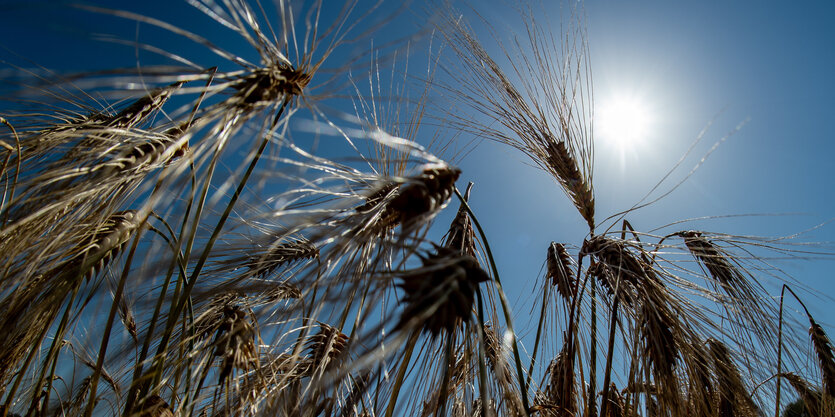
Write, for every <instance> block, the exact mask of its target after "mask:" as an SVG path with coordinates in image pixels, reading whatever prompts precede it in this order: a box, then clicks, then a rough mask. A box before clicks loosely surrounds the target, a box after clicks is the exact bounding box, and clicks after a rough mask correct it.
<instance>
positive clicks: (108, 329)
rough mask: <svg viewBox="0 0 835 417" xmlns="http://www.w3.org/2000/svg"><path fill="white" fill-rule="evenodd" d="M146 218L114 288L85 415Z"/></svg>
mask: <svg viewBox="0 0 835 417" xmlns="http://www.w3.org/2000/svg"><path fill="white" fill-rule="evenodd" d="M146 220H147V218H146V219H143V220H142V223H140V226H139V229H138V230H137V233H136V236H135V237H134V238H133V244H132V245H131V248H130V252H128V257H127V259H125V266H124V267H123V268H122V276H121V277H120V278H119V286H118V287H117V288H116V294H115V295H114V296H113V304H112V305H111V306H110V314H109V315H108V316H107V323H106V324H105V325H104V335H102V340H101V347H100V348H99V356H98V358H96V368H95V370H94V371H93V375H92V376H91V377H90V394H89V396H90V400H89V401H88V402H87V409H86V410H85V411H84V416H85V417H90V416H91V415H93V408H94V407H95V406H96V389H97V388H98V383H99V377H100V376H101V369H102V367H103V366H104V357H105V355H106V354H107V345H108V342H109V341H110V332H111V330H112V329H113V321H114V320H115V319H116V311H117V310H118V309H119V302H120V301H121V299H122V292H124V290H125V283H126V282H127V280H128V273H129V272H130V265H131V263H132V262H133V255H134V254H135V253H136V248H137V246H139V238H140V237H141V236H142V226H143V225H144V224H145V221H146Z"/></svg>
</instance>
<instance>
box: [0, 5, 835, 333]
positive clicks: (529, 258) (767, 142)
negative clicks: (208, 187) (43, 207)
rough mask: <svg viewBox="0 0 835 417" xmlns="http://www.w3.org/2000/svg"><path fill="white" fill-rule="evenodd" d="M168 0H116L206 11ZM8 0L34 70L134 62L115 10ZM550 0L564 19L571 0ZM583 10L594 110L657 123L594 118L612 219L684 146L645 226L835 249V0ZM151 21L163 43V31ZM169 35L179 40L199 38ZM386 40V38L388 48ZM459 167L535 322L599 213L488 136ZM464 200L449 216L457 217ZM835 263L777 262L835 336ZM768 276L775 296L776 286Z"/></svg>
mask: <svg viewBox="0 0 835 417" xmlns="http://www.w3.org/2000/svg"><path fill="white" fill-rule="evenodd" d="M327 1H329V0H326V2H327ZM140 3H141V4H140ZM170 3H171V4H169V2H168V1H165V2H163V1H150V2H118V1H117V2H111V3H107V4H108V5H109V6H110V7H114V8H128V9H130V10H134V11H137V12H141V13H148V14H152V15H154V16H158V17H170V20H175V19H176V16H178V14H179V13H187V12H190V13H191V15H192V16H193V15H194V13H193V11H190V10H189V6H187V5H185V4H179V3H176V2H170ZM334 3H336V2H334ZM555 3H556V2H555ZM99 4H103V3H99ZM0 6H2V7H3V8H4V10H5V11H4V13H3V16H2V17H0V22H2V24H0V46H2V47H3V48H6V50H5V51H2V52H0V56H2V57H4V58H3V59H4V60H6V61H7V62H13V63H16V64H18V65H24V66H25V61H24V60H23V57H25V58H29V59H31V60H32V61H33V62H36V63H38V64H40V65H43V66H45V67H48V68H56V69H58V70H66V69H72V70H78V69H89V68H99V67H102V66H103V67H106V66H108V65H109V62H111V60H118V61H120V62H129V63H130V62H133V61H135V59H134V51H133V50H132V49H131V48H130V47H126V46H124V45H113V44H101V43H95V44H94V43H92V41H91V40H90V39H89V33H92V32H100V33H119V34H121V35H122V36H128V37H129V36H130V35H129V34H131V33H133V29H134V27H133V26H131V25H130V24H128V25H125V23H124V21H122V22H121V23H120V22H117V21H111V22H107V21H106V19H105V20H104V22H103V21H102V19H101V18H100V16H90V15H89V14H87V13H83V12H78V11H66V10H65V9H59V7H61V6H56V5H54V4H52V3H29V4H26V3H24V2H22V1H3V2H2V4H0ZM386 7H391V8H389V9H385V10H393V9H395V7H394V6H386ZM410 7H411V9H410V10H409V11H406V12H404V13H402V14H400V15H398V17H397V22H399V23H398V24H396V25H392V27H388V28H386V29H385V31H386V32H384V33H385V34H386V36H380V38H397V37H398V36H402V37H408V36H410V35H412V34H413V33H415V32H417V31H420V30H421V29H425V27H423V26H421V25H419V24H417V23H415V22H418V21H421V20H420V19H419V17H420V16H423V15H424V14H425V13H426V11H425V7H424V5H423V4H422V3H421V2H415V3H412V5H411V6H410ZM544 7H545V9H547V11H548V15H550V16H553V17H554V22H553V24H554V28H556V30H559V29H558V27H559V26H558V25H559V22H558V19H557V17H558V16H559V13H560V7H559V5H546V6H544ZM478 9H479V10H480V11H482V12H483V15H484V17H485V18H486V19H488V20H491V21H499V22H505V21H506V19H504V16H506V15H507V13H508V11H507V10H508V9H510V8H509V7H508V6H507V4H506V3H504V2H499V1H488V2H479V4H478ZM34 11H37V12H38V13H33V12H34ZM585 15H586V17H585V20H586V24H587V36H588V44H589V51H590V57H589V58H590V63H591V64H590V66H591V72H592V78H593V82H594V103H595V111H596V115H597V116H600V118H601V119H604V115H605V114H606V112H607V111H609V110H608V109H609V108H611V107H614V108H616V109H617V103H622V102H627V103H631V104H630V107H631V108H636V107H637V108H641V109H643V110H642V111H641V112H640V113H638V114H635V115H633V116H632V117H631V119H636V118H639V119H643V120H644V122H643V124H642V126H641V127H639V128H637V132H636V133H634V134H632V136H635V137H634V141H631V142H630V143H628V144H622V143H618V142H616V141H615V140H614V137H616V136H617V134H616V133H615V134H612V133H611V132H613V131H614V132H617V131H618V129H623V128H618V127H611V126H608V127H607V126H597V125H596V126H595V133H596V134H599V137H596V138H595V171H594V186H595V196H596V201H597V213H598V217H599V218H605V217H607V216H608V215H611V214H615V213H618V212H620V211H622V210H626V209H629V208H630V207H632V206H633V205H634V204H636V203H638V202H639V201H640V200H641V199H642V197H643V196H644V195H646V194H647V193H648V192H649V191H650V190H651V189H652V188H653V187H654V186H655V185H656V184H657V183H658V181H660V180H661V179H662V178H663V177H664V176H665V175H666V174H667V173H668V172H669V171H670V170H671V169H672V168H673V167H674V165H675V164H676V163H677V162H678V161H679V160H680V159H681V158H684V159H683V162H682V163H681V165H680V166H679V168H677V169H676V170H675V171H673V172H672V174H671V175H670V176H669V178H668V179H667V180H666V181H665V182H663V183H662V184H661V185H660V187H659V188H658V190H657V191H656V192H655V193H653V194H651V195H653V196H656V197H657V196H660V195H661V194H663V193H664V192H666V191H668V190H670V189H672V188H673V187H675V186H676V184H678V183H679V181H681V180H683V179H685V177H686V176H687V175H688V173H690V172H691V170H692V169H693V167H694V166H696V165H697V164H699V168H698V169H697V170H695V172H693V173H692V175H690V176H689V177H687V178H686V180H684V181H683V182H682V183H681V185H680V186H678V187H677V188H676V189H675V190H674V191H673V192H671V193H670V194H669V195H667V196H666V197H664V198H663V199H661V200H660V201H658V202H656V203H654V204H653V205H651V206H649V207H646V208H644V209H641V210H638V211H635V212H632V213H630V214H629V215H628V216H627V219H628V220H629V221H630V223H631V224H632V225H633V226H634V227H635V228H636V229H640V230H645V231H646V230H654V229H656V228H661V227H664V226H665V225H668V224H671V223H673V222H677V221H680V220H686V219H699V220H693V221H690V222H686V223H684V224H678V225H675V226H670V227H668V228H665V229H661V230H663V231H665V232H670V231H675V230H686V229H701V230H709V231H713V232H723V233H730V234H735V235H746V236H764V237H780V236H789V235H793V234H796V233H800V232H805V231H807V230H809V229H812V228H815V229H814V230H811V231H809V232H808V233H804V234H803V235H801V236H800V237H799V238H798V240H799V241H803V242H820V243H821V245H820V246H816V247H814V249H815V250H820V251H830V252H832V251H833V250H835V249H833V245H832V244H831V242H835V224H825V223H826V222H828V221H830V219H832V218H835V200H833V198H835V196H834V195H833V191H835V177H833V175H832V174H831V167H832V166H833V164H832V158H833V155H835V125H833V123H832V120H833V116H832V115H833V114H835V77H833V76H832V74H835V26H833V25H832V24H831V22H832V21H833V18H835V4H832V3H831V2H825V1H808V2H803V3H802V4H800V3H797V2H787V1H734V2H725V1H721V2H720V1H694V2H669V1H645V0H634V1H606V0H601V1H587V2H586V3H585ZM191 23H192V24H194V25H200V24H201V23H200V22H199V21H193V22H191ZM203 23H205V24H208V22H203ZM207 27H208V26H207ZM36 29H37V30H36ZM494 29H495V30H496V31H497V33H498V35H499V36H504V37H506V39H509V37H510V36H513V35H514V34H518V33H520V32H519V31H520V29H521V27H520V26H518V25H516V24H514V23H510V22H509V23H507V24H504V25H503V24H497V25H496V26H495V27H494ZM143 30H144V29H143ZM142 33H143V36H148V37H149V38H143V39H150V40H151V41H153V40H154V39H157V38H154V37H155V36H162V35H158V34H153V32H152V31H151V32H144V31H143V32H142ZM148 33H151V34H148ZM125 34H128V35H125ZM389 34H390V36H389ZM159 39H161V38H159ZM165 39H166V41H165V42H166V46H167V47H171V48H172V49H174V48H177V47H181V46H182V45H184V44H185V42H182V40H177V39H176V37H172V36H168V37H167V38H165ZM213 39H215V38H213ZM415 39H416V40H415V42H414V45H413V46H412V48H416V49H417V48H428V47H429V46H428V42H427V41H426V38H425V37H423V38H421V37H416V38H415ZM487 40H488V38H486V37H485V38H482V41H483V42H486V41H487ZM385 41H386V39H376V38H373V42H375V43H376V44H377V45H379V44H381V43H384V42H385ZM168 42H171V43H168ZM181 42H182V43H181ZM229 42H234V41H233V40H229ZM91 45H97V46H96V47H92V46H91ZM10 51H13V52H14V54H12V53H11V52H10ZM418 55H420V54H418ZM145 59H152V58H145ZM143 62H148V61H143ZM88 67H89V68H88ZM7 68H8V67H6V68H3V70H4V71H6V70H7ZM6 73H7V74H8V72H6ZM613 103H614V104H613ZM615 113H617V111H615ZM601 123H602V120H601ZM701 132H703V133H701ZM700 136H701V140H700V141H699V142H698V143H697V144H696V145H695V146H693V149H692V151H691V152H690V153H689V154H687V155H685V154H686V152H687V150H688V148H690V146H691V145H692V144H693V143H694V141H696V140H697V138H699V137H700ZM717 143H718V144H719V146H718V147H716V148H715V150H713V147H714V145H716V144H717ZM706 156H707V158H706V159H705V160H704V161H703V162H700V161H701V160H702V158H703V157H706ZM456 163H457V164H458V165H459V166H460V167H461V169H462V171H463V174H462V176H461V180H460V182H459V188H463V186H464V185H465V184H466V182H467V181H473V182H474V183H475V188H474V190H473V195H472V198H471V203H470V204H471V205H472V207H473V208H474V210H476V212H477V214H478V215H479V220H480V221H481V223H482V225H483V226H484V228H485V231H486V233H487V236H488V239H489V240H490V245H491V247H492V250H493V253H494V255H495V256H496V262H497V264H498V267H499V271H500V273H501V275H502V279H503V282H504V283H505V289H506V291H507V293H508V298H509V299H510V300H511V302H512V303H513V305H514V311H515V313H516V315H517V320H518V321H520V322H522V323H524V322H525V320H526V317H527V316H526V314H528V312H529V311H531V309H532V308H534V305H533V304H532V303H530V302H528V301H527V295H529V294H530V293H531V291H533V288H534V284H535V282H536V280H537V278H538V277H541V274H542V267H543V264H544V260H545V254H546V249H547V247H548V244H549V243H550V242H551V241H557V242H565V243H570V244H572V245H573V247H574V251H576V249H577V247H578V246H579V245H580V244H581V243H582V240H583V238H584V237H586V233H587V228H586V227H585V223H584V221H583V220H582V219H581V218H580V216H579V214H577V212H576V210H574V208H573V207H572V206H571V204H570V203H569V202H568V200H567V199H566V197H565V196H564V194H563V193H562V191H560V189H559V187H558V186H557V184H556V183H555V182H554V180H553V179H551V178H550V177H549V176H548V175H546V174H545V173H544V172H542V171H539V170H537V169H535V168H532V167H531V166H530V162H529V161H528V160H527V159H526V157H525V156H523V155H521V154H520V153H518V152H516V151H514V150H512V149H510V148H508V147H506V146H503V145H499V144H496V143H492V142H489V141H485V142H483V143H481V144H480V145H479V146H478V147H477V148H476V149H474V150H473V151H472V152H470V153H469V154H468V155H467V156H466V157H465V158H463V159H461V160H460V161H456ZM454 207H455V206H454V205H453V206H451V208H452V210H448V212H449V213H447V215H445V216H440V218H439V224H441V225H443V227H445V226H446V224H448V223H447V222H448V219H449V218H450V217H451V215H452V214H454ZM607 225H608V224H607ZM818 225H822V226H821V227H819V228H816V227H817V226H818ZM659 233H660V232H659ZM833 260H835V257H833V256H815V257H814V259H809V260H799V259H793V260H792V259H790V260H775V263H776V264H777V265H778V266H779V267H780V268H781V269H783V270H785V271H786V272H787V273H789V274H790V275H791V276H792V277H793V278H794V279H796V280H797V284H794V285H796V286H797V287H802V288H806V289H807V290H808V291H806V292H803V294H804V295H805V297H807V298H806V300H805V301H807V302H808V304H809V305H810V307H811V310H812V313H813V314H814V315H815V316H816V318H817V319H818V321H820V322H822V323H823V324H824V325H825V326H827V327H826V328H827V331H828V333H829V334H830V335H833V334H835V327H832V326H833V325H835V317H833V316H832V314H831V306H832V305H833V297H835V281H833V276H832V272H831V271H832V266H833ZM772 282H773V281H772ZM769 285H771V286H767V288H768V289H769V290H770V291H771V293H772V294H773V295H775V296H776V295H777V294H778V291H779V288H778V287H777V286H776V285H777V284H776V283H774V284H769ZM790 308H794V309H797V308H799V307H798V306H797V305H794V304H793V305H792V307H790ZM522 327H524V326H522ZM523 336H524V335H523Z"/></svg>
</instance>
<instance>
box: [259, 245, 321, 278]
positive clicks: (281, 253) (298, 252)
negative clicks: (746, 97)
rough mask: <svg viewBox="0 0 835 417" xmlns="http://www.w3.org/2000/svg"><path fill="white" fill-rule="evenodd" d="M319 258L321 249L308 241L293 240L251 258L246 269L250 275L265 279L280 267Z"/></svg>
mask: <svg viewBox="0 0 835 417" xmlns="http://www.w3.org/2000/svg"><path fill="white" fill-rule="evenodd" d="M318 256H319V249H318V248H316V247H315V246H314V245H313V244H311V243H310V242H308V241H307V240H306V239H303V238H300V239H291V240H288V241H281V242H278V243H276V244H275V245H273V246H272V247H270V249H269V251H267V252H266V253H264V254H263V255H260V256H253V257H250V258H249V260H248V261H247V263H246V267H247V268H249V272H248V275H251V276H254V277H262V278H263V277H266V276H269V275H271V274H272V273H273V272H275V270H276V269H277V268H279V267H282V266H287V265H291V264H293V263H295V262H297V261H301V260H304V259H314V258H316V257H318Z"/></svg>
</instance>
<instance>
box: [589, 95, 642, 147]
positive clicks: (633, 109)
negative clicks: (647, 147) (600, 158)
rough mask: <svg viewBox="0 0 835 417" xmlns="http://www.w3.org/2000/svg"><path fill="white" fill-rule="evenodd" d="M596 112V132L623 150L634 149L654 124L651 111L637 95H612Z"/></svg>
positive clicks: (603, 139)
mask: <svg viewBox="0 0 835 417" xmlns="http://www.w3.org/2000/svg"><path fill="white" fill-rule="evenodd" d="M595 112H596V114H595V126H594V128H595V134H596V135H597V136H598V138H600V139H601V140H602V141H605V143H607V144H609V145H611V146H614V147H617V148H619V149H620V150H621V151H627V150H633V148H634V147H635V146H636V145H638V144H640V143H641V142H642V141H644V140H645V139H646V137H647V135H648V133H649V128H650V125H651V124H652V114H651V112H650V111H649V110H648V109H647V106H646V105H645V104H644V102H643V101H642V100H640V99H638V98H636V97H628V96H613V97H610V98H609V99H608V100H606V101H603V102H602V103H601V106H600V108H598V109H596V110H595Z"/></svg>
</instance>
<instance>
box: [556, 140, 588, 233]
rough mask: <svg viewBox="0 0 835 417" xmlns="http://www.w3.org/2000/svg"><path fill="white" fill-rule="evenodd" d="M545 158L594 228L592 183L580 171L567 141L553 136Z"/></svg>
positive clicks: (575, 204)
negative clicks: (567, 145) (566, 143)
mask: <svg viewBox="0 0 835 417" xmlns="http://www.w3.org/2000/svg"><path fill="white" fill-rule="evenodd" d="M545 152H546V156H545V158H546V159H545V160H546V161H547V163H548V166H549V167H550V168H551V169H552V170H553V172H554V173H555V174H556V177H557V179H558V180H559V182H560V184H561V185H562V186H563V188H564V189H565V190H566V193H567V194H568V196H569V197H571V200H572V201H573V202H574V206H575V207H577V210H579V211H580V215H581V216H583V219H585V220H586V223H587V224H588V226H589V230H594V194H593V191H592V186H591V183H590V182H589V181H588V180H587V179H586V178H585V177H584V176H583V175H582V174H581V173H580V170H579V169H578V164H577V161H576V159H575V158H574V156H572V155H571V153H570V152H569V151H568V148H566V146H565V142H564V141H561V140H556V139H553V138H551V140H549V141H548V142H547V144H546V146H545Z"/></svg>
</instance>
